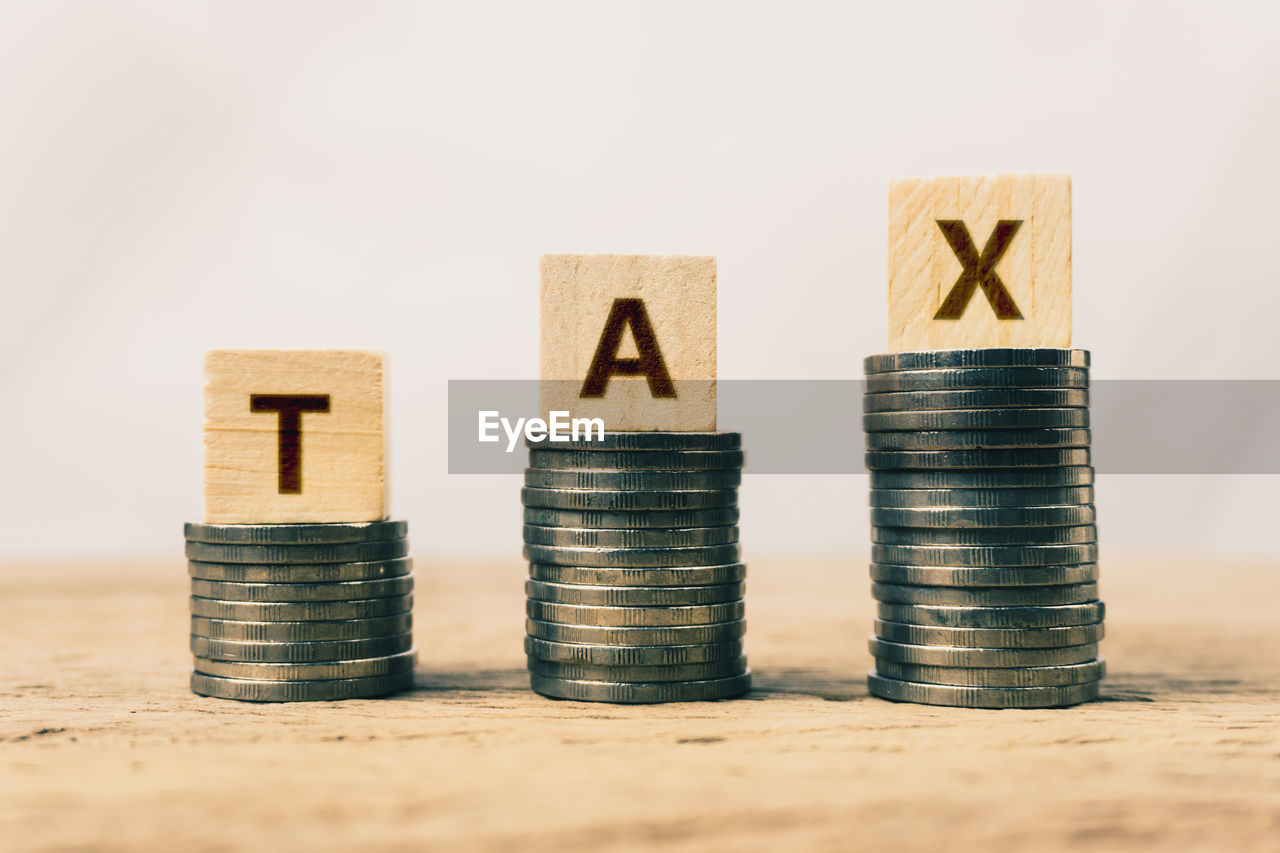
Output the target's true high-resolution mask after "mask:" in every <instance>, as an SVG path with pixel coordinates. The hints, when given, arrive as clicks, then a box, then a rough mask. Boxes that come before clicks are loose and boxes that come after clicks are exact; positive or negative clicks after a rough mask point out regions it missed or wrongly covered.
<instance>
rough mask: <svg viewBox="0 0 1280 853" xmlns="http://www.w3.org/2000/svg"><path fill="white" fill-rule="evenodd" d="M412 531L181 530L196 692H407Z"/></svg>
mask: <svg viewBox="0 0 1280 853" xmlns="http://www.w3.org/2000/svg"><path fill="white" fill-rule="evenodd" d="M405 534H406V525H405V523H404V522H403V521H375V522H361V523H355V524H333V523H325V524H188V525H186V539H187V546H186V552H187V558H188V561H189V562H188V563H187V567H188V569H187V570H188V573H189V574H190V575H191V651H192V654H193V655H194V656H195V671H194V672H193V673H192V675H191V689H192V690H193V691H195V692H196V693H199V694H202V695H205V696H215V697H218V698H223V699H241V700H247V701H257V702H288V701H306V700H321V699H349V698H356V697H367V696H379V695H383V694H386V693H392V692H395V691H397V690H403V689H405V688H407V687H409V686H411V685H412V683H413V667H414V664H415V662H416V659H417V650H416V649H415V648H414V647H413V633H412V619H413V617H412V614H411V612H410V611H411V610H412V607H413V595H412V593H413V575H412V574H411V569H412V562H411V561H410V559H409V558H408V557H407V556H406V555H407V554H408V543H407V541H406V539H405Z"/></svg>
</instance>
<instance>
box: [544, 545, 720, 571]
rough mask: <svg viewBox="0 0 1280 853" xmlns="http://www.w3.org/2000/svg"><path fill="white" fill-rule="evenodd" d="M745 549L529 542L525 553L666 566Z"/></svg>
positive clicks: (548, 559) (578, 562) (570, 560)
mask: <svg viewBox="0 0 1280 853" xmlns="http://www.w3.org/2000/svg"><path fill="white" fill-rule="evenodd" d="M740 554H741V552H740V550H739V548H738V546H737V545H736V544H735V545H709V546H707V547H705V548H561V547H558V546H551V545H525V546H524V557H525V559H526V560H528V561H529V562H531V563H555V564H556V565H559V566H595V567H598V568H603V569H607V568H615V567H616V568H629V569H649V568H653V569H664V568H678V567H681V566H715V565H720V564H722V563H736V562H738V557H739V556H740Z"/></svg>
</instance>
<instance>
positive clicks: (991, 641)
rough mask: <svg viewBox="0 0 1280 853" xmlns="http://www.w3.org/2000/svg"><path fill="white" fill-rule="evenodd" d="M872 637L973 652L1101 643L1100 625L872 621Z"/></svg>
mask: <svg viewBox="0 0 1280 853" xmlns="http://www.w3.org/2000/svg"><path fill="white" fill-rule="evenodd" d="M875 633H876V636H877V637H879V638H880V639H882V640H889V641H891V642H894V643H908V644H911V645H918V646H958V647H960V648H966V649H969V648H977V649H1055V648H1059V647H1061V646H1079V645H1083V644H1084V643H1096V642H1098V641H1099V640H1101V639H1102V635H1103V626H1102V623H1101V622H1097V623H1094V624H1092V625H1072V626H1069V627H1064V628H940V627H938V626H937V625H908V624H907V623H905V622H886V621H885V620H883V619H877V620H876V621H875Z"/></svg>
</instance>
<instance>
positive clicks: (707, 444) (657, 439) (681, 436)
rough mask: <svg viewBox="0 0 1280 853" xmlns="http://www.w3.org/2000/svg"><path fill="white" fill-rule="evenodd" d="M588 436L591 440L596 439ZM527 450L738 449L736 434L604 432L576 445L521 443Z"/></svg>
mask: <svg viewBox="0 0 1280 853" xmlns="http://www.w3.org/2000/svg"><path fill="white" fill-rule="evenodd" d="M597 435H598V434H597V433H592V436H597ZM525 445H526V446H527V447H529V448H531V449H532V448H541V447H564V448H570V449H573V450H737V449H738V448H740V447H741V446H742V433H738V432H673V431H659V430H654V431H635V432H610V431H606V432H605V434H604V437H603V438H600V437H592V438H590V439H587V438H579V439H578V440H577V441H572V440H570V441H566V442H559V441H557V442H551V441H549V440H548V441H525Z"/></svg>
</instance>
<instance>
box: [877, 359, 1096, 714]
mask: <svg viewBox="0 0 1280 853" xmlns="http://www.w3.org/2000/svg"><path fill="white" fill-rule="evenodd" d="M866 374H867V375H866V389H865V390H866V394H865V396H864V397H863V410H864V415H863V424H864V426H865V428H866V432H867V453H866V461H867V468H868V469H870V471H871V523H872V540H873V544H872V558H871V559H872V563H871V579H872V594H873V595H874V597H875V599H876V600H877V601H878V602H879V604H878V613H877V615H878V617H879V618H877V619H876V622H875V634H874V635H873V636H872V637H871V653H872V655H874V657H875V659H876V666H875V669H874V670H872V672H871V673H870V674H869V675H868V687H869V688H870V691H871V693H872V694H874V695H876V696H880V697H882V698H885V699H893V700H898V701H905V702H920V703H925V704H930V705H958V706H964V707H977V708H1015V707H1020V708H1030V707H1052V706H1060V705H1072V704H1076V703H1079V702H1085V701H1088V700H1090V699H1093V698H1095V697H1096V696H1097V695H1098V683H1099V681H1100V679H1101V678H1102V676H1103V673H1104V667H1105V664H1104V662H1103V660H1102V659H1101V658H1100V657H1098V641H1099V640H1100V639H1101V638H1102V632H1103V627H1102V619H1103V604H1102V602H1101V601H1099V600H1098V585H1097V580H1098V563H1097V560H1098V536H1097V527H1096V524H1095V510H1094V505H1093V468H1092V467H1091V466H1090V458H1089V440H1090V434H1089V354H1088V352H1086V351H1083V350H1068V349H976V350H940V351H931V352H903V353H895V354H892V355H877V356H872V357H870V358H868V359H867V360H866Z"/></svg>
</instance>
